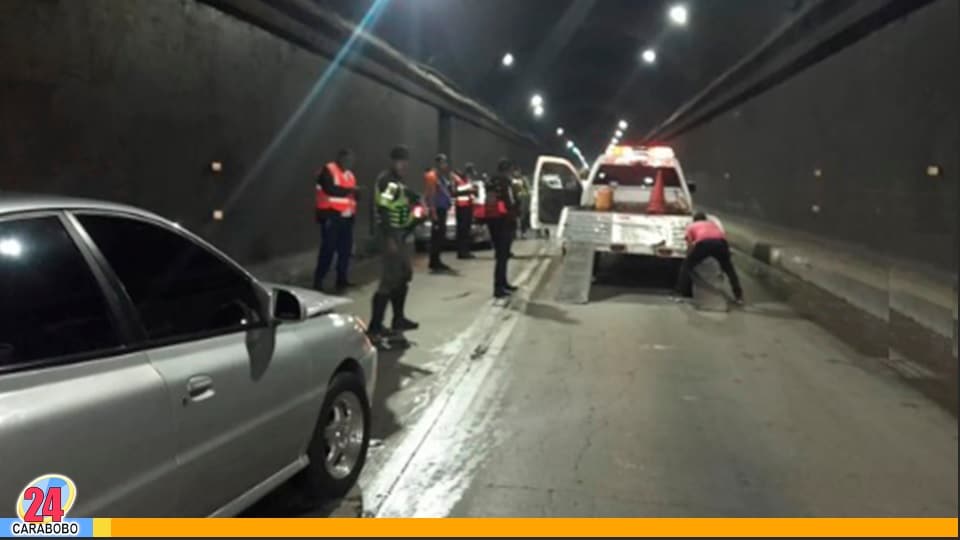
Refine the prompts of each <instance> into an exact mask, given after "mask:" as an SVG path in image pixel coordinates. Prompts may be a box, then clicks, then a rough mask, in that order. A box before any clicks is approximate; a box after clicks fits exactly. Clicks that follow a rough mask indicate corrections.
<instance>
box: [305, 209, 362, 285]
mask: <svg viewBox="0 0 960 540" xmlns="http://www.w3.org/2000/svg"><path fill="white" fill-rule="evenodd" d="M352 251H353V218H352V217H348V218H345V217H341V216H330V217H327V218H326V219H324V220H323V221H322V222H321V223H320V250H319V252H318V254H317V267H316V270H315V271H314V273H313V287H314V288H315V289H318V290H319V289H320V287H321V286H322V285H323V279H324V278H325V277H327V272H329V271H330V267H331V266H332V265H333V259H334V257H336V259H337V283H338V284H343V283H346V282H347V274H348V272H349V270H350V254H351V252H352Z"/></svg>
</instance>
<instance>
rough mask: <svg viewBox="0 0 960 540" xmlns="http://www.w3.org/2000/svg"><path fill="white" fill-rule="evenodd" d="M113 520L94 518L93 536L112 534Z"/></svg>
mask: <svg viewBox="0 0 960 540" xmlns="http://www.w3.org/2000/svg"><path fill="white" fill-rule="evenodd" d="M112 521H113V520H112V519H110V518H93V536H95V537H109V536H113V535H112V534H111V525H112V523H111V522H112Z"/></svg>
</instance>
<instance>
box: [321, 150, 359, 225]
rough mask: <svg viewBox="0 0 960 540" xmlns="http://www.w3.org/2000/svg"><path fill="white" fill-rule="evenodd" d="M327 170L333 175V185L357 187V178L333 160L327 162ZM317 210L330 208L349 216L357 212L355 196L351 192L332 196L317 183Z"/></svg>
mask: <svg viewBox="0 0 960 540" xmlns="http://www.w3.org/2000/svg"><path fill="white" fill-rule="evenodd" d="M327 170H328V171H330V176H331V177H333V185H335V186H337V187H342V188H347V189H355V188H356V187H357V179H356V177H354V176H353V173H352V172H350V171H344V170H343V169H341V168H340V165H338V164H337V163H336V162H335V161H331V162H330V163H327ZM317 210H332V211H334V212H337V213H339V214H340V215H342V216H344V217H350V216H352V215H354V214H356V213H357V198H356V196H355V195H353V194H350V195H347V196H346V197H333V196H331V195H329V194H327V192H325V191H323V188H322V187H320V186H319V185H317Z"/></svg>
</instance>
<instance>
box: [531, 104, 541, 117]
mask: <svg viewBox="0 0 960 540" xmlns="http://www.w3.org/2000/svg"><path fill="white" fill-rule="evenodd" d="M533 115H534V116H536V117H537V118H540V117H541V116H543V105H536V106H534V107H533Z"/></svg>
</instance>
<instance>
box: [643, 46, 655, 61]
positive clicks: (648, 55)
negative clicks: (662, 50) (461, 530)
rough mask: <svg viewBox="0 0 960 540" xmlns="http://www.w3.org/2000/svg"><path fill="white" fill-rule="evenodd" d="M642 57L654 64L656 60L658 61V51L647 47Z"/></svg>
mask: <svg viewBox="0 0 960 540" xmlns="http://www.w3.org/2000/svg"><path fill="white" fill-rule="evenodd" d="M641 57H642V58H643V61H644V62H646V63H647V64H653V63H654V62H656V61H657V51H655V50H653V49H647V50H645V51H643V54H642V55H641Z"/></svg>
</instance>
